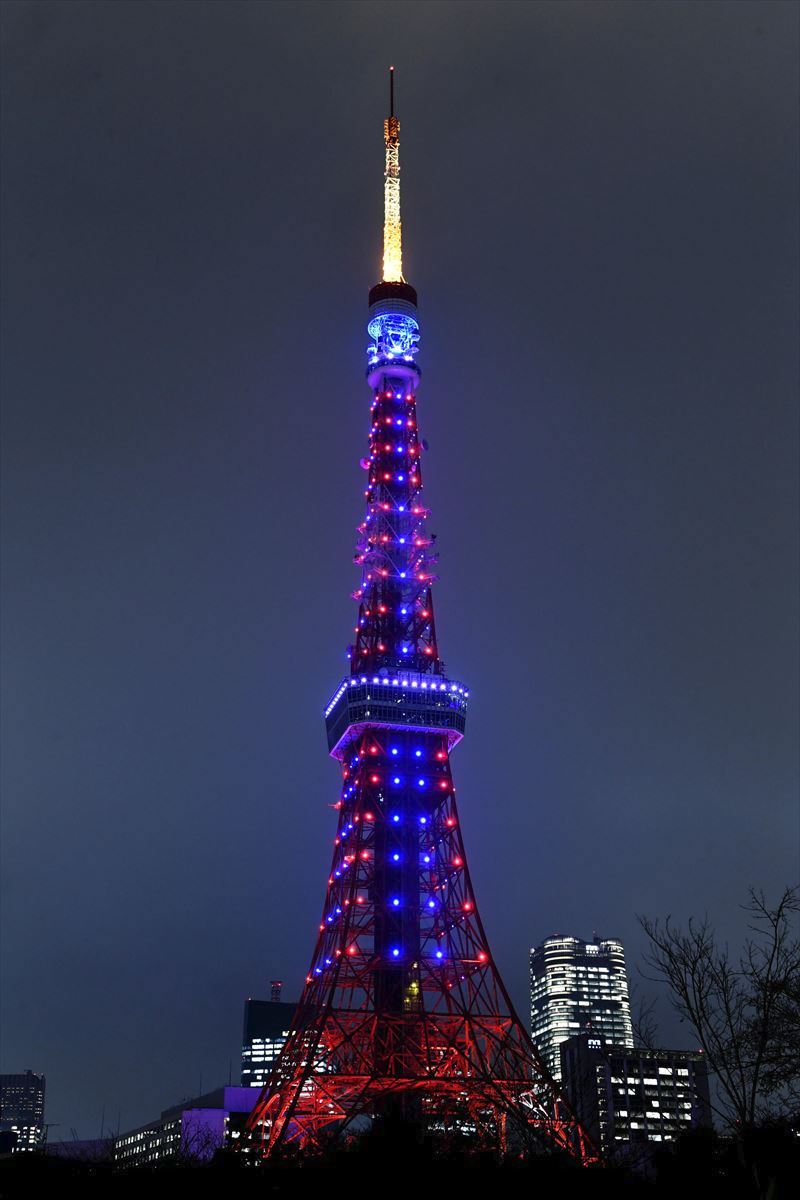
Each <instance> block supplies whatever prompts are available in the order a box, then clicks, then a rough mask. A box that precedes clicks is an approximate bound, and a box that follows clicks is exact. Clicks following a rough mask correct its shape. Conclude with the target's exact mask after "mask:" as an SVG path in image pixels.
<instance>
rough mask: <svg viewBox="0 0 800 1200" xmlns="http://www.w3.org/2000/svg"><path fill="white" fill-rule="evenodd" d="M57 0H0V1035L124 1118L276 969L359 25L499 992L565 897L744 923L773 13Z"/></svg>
mask: <svg viewBox="0 0 800 1200" xmlns="http://www.w3.org/2000/svg"><path fill="white" fill-rule="evenodd" d="M66 7H67V6H59V5H49V4H42V5H38V6H36V14H37V15H36V16H35V17H34V15H33V11H32V10H31V9H25V8H24V7H20V6H7V9H6V14H5V16H4V21H5V26H6V31H5V42H4V53H5V55H6V70H5V71H4V76H5V78H4V90H5V99H4V111H5V116H4V120H5V149H4V157H5V166H6V169H5V170H4V173H3V174H4V180H3V189H4V205H5V214H6V216H5V221H4V230H3V235H4V241H5V250H4V263H5V266H4V275H5V287H6V291H7V292H8V293H9V294H13V295H15V297H16V300H15V304H14V306H13V309H12V311H10V312H9V311H6V312H5V313H4V325H5V329H4V342H5V346H6V368H5V387H4V391H5V410H6V411H5V419H4V425H5V438H4V442H5V446H4V452H5V454H6V456H7V457H6V465H5V469H4V481H5V488H6V497H7V501H6V519H5V523H4V539H5V542H4V560H5V567H6V570H5V582H4V587H5V595H4V638H5V643H4V672H3V676H4V678H3V686H4V689H5V693H4V712H5V723H4V754H3V760H4V761H3V770H4V780H3V793H4V809H5V818H4V819H5V822H6V829H5V842H6V844H7V845H8V844H9V843H11V844H13V846H14V854H15V857H14V859H13V860H11V859H8V860H7V862H6V869H5V872H4V874H5V879H6V888H7V889H8V890H7V896H6V901H5V904H4V920H5V923H6V929H5V946H6V950H5V953H6V955H7V956H8V958H9V959H10V962H11V964H12V967H13V974H12V973H9V975H10V978H9V979H8V981H7V982H6V984H5V988H6V992H5V1003H4V1006H3V1008H4V1037H3V1043H4V1045H3V1050H4V1056H3V1069H4V1070H6V1071H10V1072H15V1071H20V1070H23V1069H24V1068H25V1067H28V1066H30V1067H32V1068H33V1069H35V1070H37V1071H41V1072H42V1073H43V1074H45V1075H46V1076H47V1079H48V1119H50V1118H52V1119H53V1120H54V1121H57V1122H59V1123H60V1124H61V1125H63V1126H64V1127H65V1128H66V1129H68V1128H69V1127H70V1126H73V1125H75V1126H76V1127H78V1128H79V1129H80V1130H81V1132H82V1133H83V1132H86V1133H90V1132H92V1133H93V1132H95V1131H96V1127H97V1126H98V1125H99V1121H100V1114H101V1111H102V1106H103V1104H104V1103H107V1104H108V1107H109V1111H113V1112H116V1111H117V1109H118V1107H121V1108H122V1109H123V1121H122V1123H123V1127H127V1128H130V1127H132V1126H134V1125H135V1123H136V1121H137V1119H149V1117H150V1116H151V1115H152V1113H154V1112H156V1111H160V1109H161V1107H162V1106H163V1104H162V1100H163V1098H164V1097H165V1096H167V1097H169V1096H170V1095H175V1096H176V1097H177V1096H178V1095H179V1094H180V1093H181V1092H182V1091H185V1092H186V1093H188V1094H196V1093H197V1091H198V1088H197V1084H196V1080H197V1075H198V1072H199V1071H200V1072H202V1073H203V1075H204V1077H205V1078H206V1079H207V1080H209V1081H210V1082H213V1083H214V1084H216V1083H217V1082H221V1081H222V1080H223V1079H224V1078H226V1077H227V1074H228V1071H227V1059H229V1058H231V1057H233V1061H234V1062H236V1061H237V1042H236V1039H237V1035H238V1028H237V1016H238V1012H239V1011H240V1006H241V998H242V997H243V996H245V995H247V994H248V993H250V994H258V993H259V992H263V990H264V984H265V981H266V980H267V979H268V977H269V975H270V974H271V973H279V974H280V975H281V977H282V978H283V979H285V980H286V987H287V993H288V994H290V995H292V996H295V995H296V994H297V993H298V991H299V983H300V981H301V980H302V978H303V977H304V975H305V971H306V969H307V955H308V944H309V939H310V937H311V936H312V935H313V931H314V930H315V928H316V926H317V924H318V921H319V911H318V909H319V879H320V873H321V872H324V870H325V869H326V867H327V862H328V859H329V830H328V828H327V826H326V822H325V812H326V805H328V804H329V803H331V802H332V801H333V800H335V798H336V794H337V790H338V788H337V778H336V772H335V770H334V769H333V766H332V764H327V763H326V760H325V754H324V737H323V735H322V733H321V730H320V723H319V712H320V707H321V704H320V701H321V699H322V697H324V696H325V695H326V694H327V692H328V690H329V682H330V679H331V677H332V676H333V675H334V674H335V673H336V672H337V670H341V671H342V672H343V670H344V669H345V660H344V657H343V656H342V657H340V658H338V659H337V657H336V653H335V648H336V647H338V646H342V649H343V645H342V643H343V642H344V640H345V639H344V636H343V631H344V630H345V629H347V627H348V625H349V624H350V616H351V614H350V611H349V602H348V600H347V594H348V592H349V591H351V590H352V588H353V587H354V586H355V585H356V582H357V580H356V572H355V571H354V570H348V568H347V563H348V559H349V558H350V557H351V555H352V547H351V540H352V538H351V533H350V529H351V527H352V526H353V525H355V524H356V521H357V519H358V503H357V489H358V487H359V485H360V483H361V479H362V476H361V472H360V471H359V467H358V462H357V456H356V455H355V454H354V448H355V447H356V446H358V445H359V444H362V445H363V436H362V435H363V430H362V427H361V426H362V405H361V394H360V389H359V382H358V378H357V372H358V370H359V367H360V363H361V353H362V344H361V336H360V334H359V329H360V317H361V303H362V292H363V282H364V279H365V278H369V277H371V276H373V275H376V270H377V266H378V257H379V250H378V244H377V242H378V239H377V238H374V239H373V245H372V246H371V247H370V244H369V237H368V236H365V233H366V231H369V230H373V229H374V228H375V224H376V217H377V215H378V214H379V212H380V203H381V196H380V193H379V189H378V188H377V187H375V186H373V179H372V175H371V171H370V166H369V164H370V162H371V155H370V153H369V150H370V148H373V149H377V147H378V146H379V139H378V141H377V143H376V137H375V127H376V117H377V118H380V117H382V115H383V112H382V104H381V96H382V89H381V82H382V78H383V71H384V70H385V66H386V65H387V62H388V61H391V60H395V61H397V63H398V66H399V68H401V69H402V76H401V78H402V88H403V92H402V104H403V118H404V127H405V129H406V130H407V132H408V147H409V149H408V156H407V159H406V166H407V168H408V172H407V178H408V181H409V191H410V195H411V197H412V200H411V202H410V205H409V208H408V220H409V224H410V226H411V228H412V229H413V236H412V238H411V241H410V253H411V254H412V256H413V268H412V270H411V272H410V277H412V278H413V279H414V282H415V284H417V285H418V286H419V288H420V293H421V295H422V296H423V297H424V305H425V308H424V313H423V319H424V322H425V331H426V337H427V339H428V345H434V346H435V353H431V354H429V355H428V356H427V361H426V363H425V371H426V376H425V399H426V414H425V426H426V430H425V432H426V436H427V437H428V438H429V440H430V447H431V449H430V455H429V458H428V460H427V462H429V463H430V464H432V465H433V464H434V463H435V468H434V469H433V470H430V471H429V473H428V474H429V477H430V488H429V490H430V502H431V508H432V509H433V511H434V512H435V513H436V523H435V526H434V531H435V532H437V533H439V534H440V543H441V545H442V549H443V554H442V564H441V572H440V573H441V581H440V583H439V584H438V585H437V590H438V597H437V599H438V613H439V616H440V621H441V622H442V625H443V629H444V630H445V641H444V645H443V647H442V651H443V657H444V658H445V660H446V661H448V662H452V663H453V664H458V666H459V667H461V666H462V664H463V669H464V670H465V674H466V675H467V676H468V677H469V680H470V683H471V737H470V739H469V740H468V742H467V743H465V746H464V748H463V750H461V751H460V752H459V758H460V761H459V770H458V774H459V784H460V787H459V804H460V807H462V809H463V819H464V823H465V825H466V826H467V829H468V830H469V831H471V832H470V834H469V835H468V840H469V845H470V855H471V867H472V871H473V874H474V877H475V886H476V892H477V894H478V896H480V898H481V905H482V908H483V910H484V919H485V921H486V925H487V932H488V936H489V940H490V943H491V945H492V949H493V953H494V956H495V958H496V959H497V961H498V964H499V966H500V968H501V970H502V972H503V974H504V976H506V977H507V979H508V982H509V985H510V988H511V991H512V994H513V997H514V1000H515V1003H516V1005H517V1007H518V1009H520V1010H522V1011H524V1010H525V1008H526V1005H525V996H526V990H527V989H526V969H527V961H526V960H527V949H528V947H529V946H530V945H532V944H533V943H535V942H539V941H541V940H542V939H543V938H545V937H546V936H548V934H550V933H557V932H558V931H559V930H562V931H566V932H569V933H576V932H579V931H580V930H586V929H591V928H593V927H596V928H599V929H602V930H604V931H608V932H609V933H613V935H614V936H615V937H619V939H620V940H621V941H622V943H623V944H624V945H625V947H626V951H628V961H629V968H630V969H631V972H632V975H633V979H634V981H635V978H636V977H635V967H636V964H637V962H639V961H640V959H641V952H642V948H643V945H644V942H643V938H642V935H641V933H640V932H639V931H638V928H637V926H636V921H635V914H636V913H637V912H646V913H648V914H651V915H654V916H655V915H663V914H665V913H667V912H672V913H673V914H674V915H675V916H677V917H679V918H683V919H685V918H686V917H687V916H689V915H691V914H693V913H700V914H702V913H703V912H705V911H708V912H709V914H710V916H711V917H712V919H714V921H715V923H716V924H717V925H718V926H719V927H720V928H721V930H722V933H723V935H724V936H726V937H729V938H730V940H731V941H734V942H735V941H738V940H739V931H740V929H741V922H740V916H741V914H740V913H739V912H738V910H737V905H739V904H741V903H742V902H743V900H744V899H745V896H744V894H743V893H744V889H745V887H746V884H747V883H748V882H753V883H754V884H756V885H757V886H763V887H764V888H765V889H767V890H771V891H773V892H779V891H780V890H781V888H782V886H783V884H784V883H786V882H788V881H789V878H790V876H791V874H792V869H793V867H794V865H795V862H794V851H793V845H792V833H793V829H794V824H793V813H794V803H795V794H796V792H795V789H796V775H797V771H796V767H797V763H796V752H795V748H794V731H795V705H796V686H795V679H794V665H795V664H796V649H795V628H794V600H795V597H796V591H795V590H794V589H795V584H796V580H795V575H794V570H795V566H796V564H795V561H794V559H793V557H792V549H791V547H792V544H793V543H792V539H793V528H794V512H795V504H794V498H795V495H796V489H797V473H796V463H795V461H794V455H793V450H792V447H793V446H794V445H795V443H796V439H795V436H794V435H795V429H796V414H795V412H794V408H793V387H792V380H793V370H794V356H793V345H794V339H793V333H792V330H793V328H794V319H793V318H794V313H795V309H796V302H795V300H794V299H793V298H792V297H793V293H792V282H793V279H794V273H795V270H796V258H795V257H793V255H795V252H796V228H795V221H794V213H795V203H794V191H795V184H796V180H795V181H794V182H793V179H794V177H793V176H792V175H791V167H792V162H793V159H792V158H791V154H790V153H789V152H788V151H787V150H786V146H787V145H788V144H789V143H790V141H791V136H792V130H793V129H794V126H795V117H794V115H793V114H794V112H795V110H796V106H795V108H793V107H792V103H793V98H794V97H795V95H796V80H795V72H794V68H793V65H792V64H793V61H794V60H793V47H796V42H797V38H796V33H797V30H796V13H795V12H794V10H792V9H791V8H790V7H789V6H786V7H785V8H782V7H781V6H779V5H755V6H752V5H748V4H742V5H737V6H734V7H732V8H731V7H729V6H728V7H725V8H723V7H722V6H713V5H699V6H697V7H696V9H694V10H693V11H695V12H696V14H697V15H696V16H694V17H692V18H691V19H689V18H688V17H686V16H684V17H681V16H679V15H678V14H677V12H676V10H675V8H674V7H673V6H669V5H661V4H651V5H648V6H645V8H641V7H640V8H639V9H638V10H637V8H636V7H635V6H634V7H631V6H624V5H614V4H610V5H597V6H591V7H587V6H582V5H562V6H550V5H539V6H506V8H504V9H502V10H501V11H502V14H503V15H502V19H497V18H495V17H494V16H492V14H491V10H490V8H489V6H484V5H470V6H467V8H466V10H465V9H463V8H461V7H459V6H456V7H454V6H451V5H447V4H441V5H437V6H428V7H426V8H425V9H424V10H423V9H422V8H412V9H411V10H410V15H409V17H408V19H407V22H406V24H402V23H400V22H399V21H397V20H395V19H393V18H392V17H391V16H390V15H389V10H388V9H385V8H383V7H381V6H368V7H364V6H356V7H353V6H349V5H334V6H332V8H333V12H330V11H329V10H328V11H326V9H325V8H324V7H322V6H315V5H300V6H297V7H296V8H295V9H290V8H288V7H285V6H281V5H271V6H247V7H243V6H233V7H232V6H226V9H225V12H226V16H225V17H224V18H223V17H222V15H221V9H220V8H219V7H218V6H204V7H203V9H202V10H197V9H196V8H195V9H194V10H193V11H194V14H195V15H193V16H192V17H191V19H190V18H189V16H188V9H186V8H185V7H183V6H180V5H172V6H163V7H160V8H159V9H158V10H152V11H150V10H148V15H147V17H145V16H144V15H143V14H142V12H141V10H139V9H137V6H132V5H127V4H116V5H113V6H104V7H102V8H99V9H98V8H96V6H85V5H82V4H79V3H76V4H73V5H71V6H69V17H68V18H67V16H66V15H65V14H64V9H65V8H66ZM464 11H467V12H468V13H469V16H468V17H462V16H461V15H460V14H461V13H463V12H464ZM309 20H310V21H311V22H312V25H313V29H314V31H315V35H314V36H310V33H309V28H308V26H307V21H309ZM487 38H488V39H489V43H490V45H491V53H489V52H488V50H487V43H486V39H487ZM376 42H377V44H378V45H380V46H381V55H380V61H375V43H376ZM176 45H181V46H182V47H183V48H184V49H183V51H182V53H181V54H180V55H178V56H177V57H176V56H175V55H174V54H173V53H172V49H173V48H174V46H176ZM384 47H385V49H384ZM332 51H335V55H332ZM333 57H335V58H336V62H337V70H335V71H332V70H328V69H326V68H327V64H328V63H329V62H330V61H331V60H332V58H333ZM265 61H266V64H267V67H266V69H265ZM667 61H669V63H670V68H669V70H667V69H666V66H665V63H666V62H667ZM708 61H713V63H714V67H715V81H716V86H715V88H714V89H711V90H709V89H708V88H707V86H706V73H705V70H704V65H705V63H706V62H708ZM142 63H145V64H146V65H147V71H146V75H147V86H146V87H145V86H144V83H143V72H142V69H141V68H142ZM676 64H677V65H676ZM597 96H602V103H600V104H597V103H596V98H597ZM320 112H324V115H325V129H324V136H323V137H321V136H320V119H321V118H320ZM732 130H735V134H733V133H732V132H731V131H732ZM465 163H467V164H469V170H468V172H467V177H468V182H469V186H468V187H467V186H465V185H464V166H465ZM43 180H46V181H47V186H44V185H43ZM787 245H788V246H789V247H791V254H790V255H788V256H787V254H786V247H787ZM9 307H10V306H6V309H7V310H8V308H9ZM311 344H313V352H310V346H311ZM320 363H324V364H325V370H324V372H323V374H322V375H320V372H319V368H318V365H317V364H320ZM456 406H457V407H456ZM456 411H457V414H458V420H457V421H454V420H453V415H454V412H456ZM426 479H427V476H426ZM320 530H322V533H323V536H320ZM312 550H313V557H314V560H315V570H316V571H318V572H321V573H322V574H324V578H325V587H324V589H320V588H319V586H318V585H319V580H318V579H317V578H316V577H314V578H309V573H308V563H309V561H310V559H311V557H312ZM790 576H791V585H790V586H789V587H788V588H787V580H788V579H789V577H790ZM313 745H317V746H318V752H317V753H316V754H312V753H310V752H309V747H310V746H313ZM498 747H502V748H503V751H504V752H503V753H500V752H499V751H498ZM523 764H524V766H525V770H524V772H523V771H522V766H523ZM610 866H613V870H610V869H609V867H610ZM612 881H613V882H612ZM232 901H233V902H232ZM240 913H241V914H242V915H241V918H240V917H239V915H238V914H240ZM198 995H199V996H201V997H202V1000H201V1002H200V1003H199V1004H196V1003H195V1002H194V1001H195V997H196V996H198ZM661 1016H662V1020H663V1021H664V1023H665V1028H664V1033H663V1037H662V1041H663V1042H664V1044H680V1039H679V1038H678V1037H677V1036H676V1035H675V1023H674V1021H672V1020H671V1018H670V1017H669V1014H668V1011H667V1009H666V1007H664V1008H663V1009H662V1013H661ZM226 1047H227V1048H228V1049H227V1052H226Z"/></svg>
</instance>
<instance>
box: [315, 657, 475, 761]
mask: <svg viewBox="0 0 800 1200" xmlns="http://www.w3.org/2000/svg"><path fill="white" fill-rule="evenodd" d="M468 697H469V691H468V690H467V689H466V688H465V687H464V685H463V684H462V683H456V682H455V681H454V680H452V679H443V678H442V676H441V675H419V674H416V673H414V672H410V671H402V672H400V673H399V674H397V675H389V674H388V673H387V674H384V675H371V676H368V675H355V676H348V677H347V678H346V679H343V680H342V682H341V684H340V685H339V687H338V688H337V689H336V692H335V693H334V695H333V697H332V699H331V701H330V703H329V705H328V707H327V708H326V709H325V727H326V729H327V732H328V749H329V751H330V755H331V757H332V758H338V759H339V760H342V759H343V758H344V755H345V751H346V747H347V745H348V743H349V742H350V740H351V739H352V738H353V737H357V736H358V735H359V734H361V733H362V732H363V730H364V729H365V728H366V727H367V726H372V727H375V726H380V727H382V728H385V729H414V730H417V731H419V732H426V733H428V732H430V733H446V734H447V744H448V749H450V750H452V748H453V747H454V746H456V745H458V743H459V742H460V741H461V739H462V737H463V736H464V728H465V726H466V721H467V699H468Z"/></svg>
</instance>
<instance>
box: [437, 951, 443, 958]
mask: <svg viewBox="0 0 800 1200" xmlns="http://www.w3.org/2000/svg"><path fill="white" fill-rule="evenodd" d="M436 957H437V958H444V953H443V951H441V950H437V951H436Z"/></svg>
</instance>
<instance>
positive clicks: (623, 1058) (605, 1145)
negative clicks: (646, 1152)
mask: <svg viewBox="0 0 800 1200" xmlns="http://www.w3.org/2000/svg"><path fill="white" fill-rule="evenodd" d="M561 1080H562V1087H563V1089H564V1094H565V1096H566V1099H567V1101H568V1102H569V1104H570V1106H571V1107H572V1109H573V1111H574V1112H575V1114H576V1116H577V1117H578V1119H579V1120H580V1121H581V1123H582V1125H583V1126H584V1128H585V1129H586V1130H587V1132H588V1133H589V1135H590V1137H592V1138H593V1139H594V1141H595V1143H596V1144H597V1145H598V1146H599V1148H600V1150H601V1152H602V1154H603V1155H604V1156H605V1157H607V1158H612V1157H614V1156H615V1155H616V1156H618V1155H619V1153H620V1152H625V1153H627V1152H628V1148H629V1147H630V1146H632V1145H635V1144H641V1143H659V1142H660V1143H664V1142H674V1141H676V1140H677V1138H678V1137H680V1135H681V1134H683V1133H686V1132H687V1131H688V1130H690V1129H702V1128H710V1126H711V1105H710V1101H709V1091H708V1069H707V1066H706V1061H705V1058H704V1056H703V1055H702V1054H701V1053H700V1052H699V1051H693V1050H645V1049H632V1048H631V1047H629V1046H615V1045H613V1044H611V1043H609V1042H606V1041H605V1040H604V1039H603V1038H600V1037H595V1036H593V1035H591V1034H579V1035H577V1036H575V1037H571V1038H569V1039H568V1040H567V1041H565V1042H562V1043H561Z"/></svg>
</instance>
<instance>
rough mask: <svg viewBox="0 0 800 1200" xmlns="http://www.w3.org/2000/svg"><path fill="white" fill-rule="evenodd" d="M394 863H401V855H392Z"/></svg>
mask: <svg viewBox="0 0 800 1200" xmlns="http://www.w3.org/2000/svg"><path fill="white" fill-rule="evenodd" d="M392 862H400V855H399V854H393V855H392Z"/></svg>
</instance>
